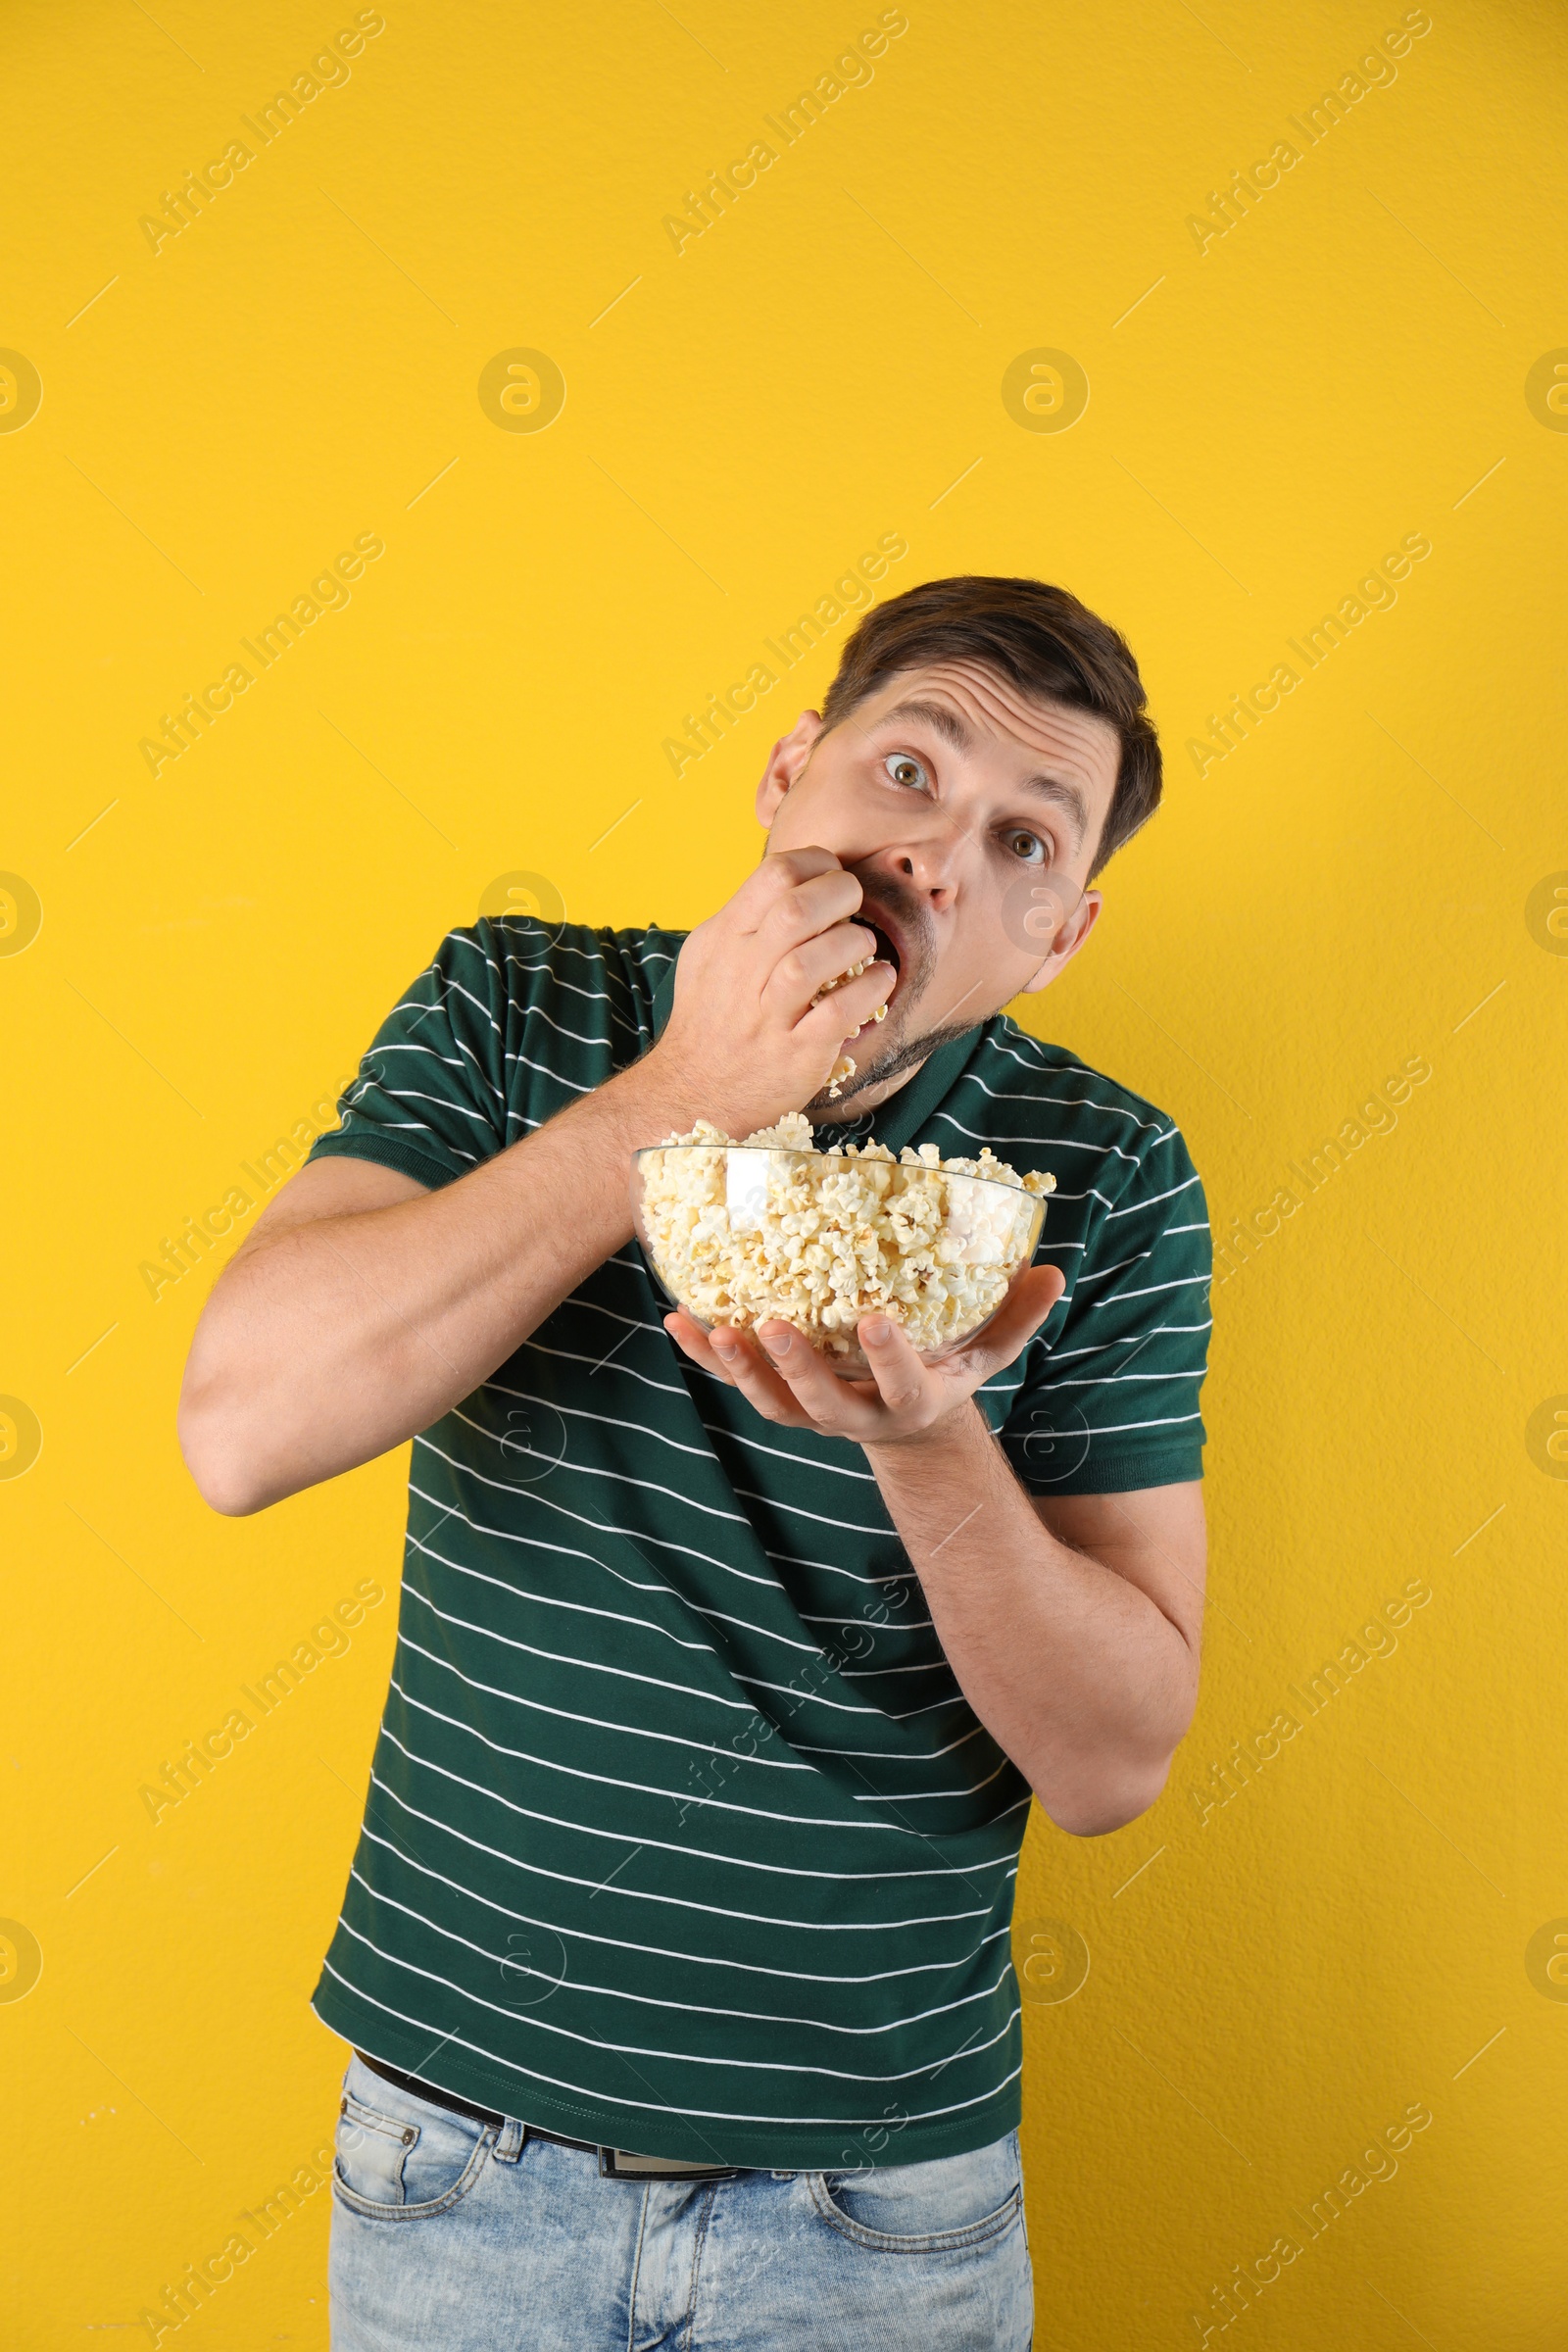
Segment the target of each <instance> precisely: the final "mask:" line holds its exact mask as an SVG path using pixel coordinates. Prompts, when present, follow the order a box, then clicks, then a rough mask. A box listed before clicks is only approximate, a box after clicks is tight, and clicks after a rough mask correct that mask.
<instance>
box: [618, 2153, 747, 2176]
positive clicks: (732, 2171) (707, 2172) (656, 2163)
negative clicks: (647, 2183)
mask: <svg viewBox="0 0 1568 2352" xmlns="http://www.w3.org/2000/svg"><path fill="white" fill-rule="evenodd" d="M740 2173H741V2167H740V2166H739V2165H735V2164H729V2165H726V2164H681V2163H679V2162H673V2161H671V2160H670V2159H669V2158H667V2157H663V2156H638V2155H636V2154H635V2153H634V2152H633V2151H632V2150H631V2149H630V2148H601V2149H600V2151H599V2178H600V2179H601V2180H738V2179H739V2178H740Z"/></svg>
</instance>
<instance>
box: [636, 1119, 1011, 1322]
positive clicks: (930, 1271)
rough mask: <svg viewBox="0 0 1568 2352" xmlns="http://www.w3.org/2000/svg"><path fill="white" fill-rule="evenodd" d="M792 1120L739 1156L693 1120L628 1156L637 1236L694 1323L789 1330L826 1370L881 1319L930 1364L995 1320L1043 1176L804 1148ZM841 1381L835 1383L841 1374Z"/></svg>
mask: <svg viewBox="0 0 1568 2352" xmlns="http://www.w3.org/2000/svg"><path fill="white" fill-rule="evenodd" d="M811 1137H812V1130H811V1125H810V1122H809V1119H808V1118H807V1117H806V1114H805V1113H804V1111H798V1110H793V1111H789V1112H787V1113H786V1115H785V1116H784V1117H783V1118H782V1119H780V1120H779V1121H778V1122H777V1124H776V1125H774V1126H772V1127H760V1128H759V1129H758V1130H757V1131H756V1133H755V1134H753V1135H749V1136H748V1137H746V1139H745V1142H744V1144H743V1145H740V1146H737V1145H736V1143H735V1140H734V1138H733V1137H731V1136H728V1135H726V1134H725V1133H724V1131H723V1130H722V1129H721V1128H718V1127H714V1126H712V1125H711V1124H710V1123H709V1122H708V1121H707V1120H700V1121H699V1122H698V1124H697V1126H696V1127H694V1128H693V1130H692V1132H691V1133H690V1134H689V1135H671V1136H666V1137H665V1138H664V1141H663V1143H662V1145H658V1146H656V1147H654V1148H653V1149H652V1150H650V1151H647V1152H642V1153H641V1154H640V1155H639V1164H640V1169H641V1177H642V1184H641V1203H640V1205H641V1214H640V1218H639V1226H638V1230H639V1235H640V1238H641V1240H642V1242H643V1246H644V1248H645V1249H646V1250H647V1251H648V1255H649V1257H650V1259H651V1260H652V1262H653V1264H654V1266H655V1268H656V1270H657V1271H658V1273H659V1275H660V1278H661V1279H662V1282H663V1283H664V1285H665V1287H666V1289H668V1290H669V1292H670V1293H671V1294H672V1296H673V1297H674V1298H675V1299H678V1300H679V1301H680V1304H681V1305H682V1306H683V1307H685V1308H686V1310H687V1311H688V1313H690V1314H691V1315H692V1316H693V1318H694V1319H695V1320H696V1321H697V1322H699V1323H701V1324H703V1325H705V1326H709V1327H711V1326H712V1325H713V1324H717V1323H728V1324H736V1325H740V1326H742V1327H750V1326H752V1325H755V1324H758V1323H761V1322H766V1321H767V1320H768V1319H769V1318H770V1317H772V1316H778V1317H780V1318H781V1319H782V1320H783V1321H785V1322H788V1323H792V1324H794V1325H795V1326H796V1328H797V1329H798V1330H800V1331H802V1332H803V1333H804V1334H805V1335H806V1337H807V1338H808V1339H809V1341H810V1342H811V1343H812V1345H813V1346H814V1347H816V1348H819V1349H821V1351H822V1352H823V1353H824V1354H826V1355H827V1356H828V1357H829V1358H830V1359H832V1358H835V1357H837V1358H844V1357H853V1358H854V1359H855V1361H856V1365H857V1366H858V1364H859V1362H860V1361H861V1360H863V1359H861V1357H860V1352H859V1348H858V1343H857V1340H856V1337H855V1328H856V1325H857V1323H858V1321H859V1318H860V1317H861V1316H862V1315H869V1314H885V1315H887V1316H889V1317H890V1318H891V1320H893V1321H894V1322H897V1323H899V1324H902V1326H903V1327H904V1330H905V1331H906V1333H907V1336H908V1338H909V1340H910V1342H911V1344H912V1345H913V1346H914V1347H915V1348H918V1349H919V1350H920V1351H921V1353H922V1354H926V1355H932V1354H936V1353H939V1352H941V1351H943V1350H945V1349H947V1348H953V1347H955V1346H956V1345H958V1344H959V1343H960V1342H961V1341H963V1340H964V1339H966V1338H967V1337H968V1336H969V1334H970V1333H972V1332H974V1331H976V1330H977V1329H978V1328H979V1326H980V1325H981V1324H982V1323H984V1322H985V1321H986V1319H987V1318H988V1317H989V1316H990V1315H992V1314H994V1313H995V1312H996V1310H997V1308H998V1307H999V1306H1000V1305H1001V1304H1002V1301H1003V1299H1004V1298H1005V1296H1006V1292H1007V1288H1008V1286H1009V1284H1010V1283H1011V1281H1012V1278H1013V1276H1014V1275H1015V1274H1016V1273H1017V1272H1018V1270H1019V1268H1020V1267H1021V1266H1023V1265H1024V1264H1025V1263H1026V1262H1027V1261H1028V1259H1029V1258H1030V1257H1031V1256H1032V1255H1033V1252H1034V1248H1035V1244H1036V1241H1037V1240H1038V1237H1039V1231H1040V1220H1041V1216H1042V1214H1043V1211H1042V1209H1041V1208H1040V1207H1039V1206H1038V1205H1037V1203H1039V1202H1040V1201H1042V1199H1043V1197H1044V1196H1045V1195H1047V1194H1049V1193H1052V1192H1054V1190H1055V1185H1056V1180H1055V1178H1054V1176H1051V1175H1047V1174H1036V1173H1034V1172H1033V1171H1031V1172H1030V1173H1029V1174H1027V1175H1024V1176H1021V1177H1020V1176H1019V1175H1018V1173H1017V1171H1016V1170H1015V1169H1013V1168H1011V1167H1009V1166H1008V1165H1007V1164H1006V1162H1005V1160H1000V1159H998V1158H997V1156H996V1154H995V1153H994V1152H992V1150H991V1148H990V1146H989V1145H987V1146H986V1147H984V1149H983V1150H982V1151H981V1153H980V1156H979V1157H978V1159H946V1160H945V1159H943V1158H942V1156H941V1154H940V1152H939V1151H938V1149H937V1147H936V1145H935V1144H922V1145H921V1146H920V1148H919V1150H918V1151H915V1150H913V1149H912V1148H911V1147H910V1146H908V1145H906V1146H905V1148H904V1150H903V1152H901V1153H900V1154H899V1156H898V1158H897V1159H895V1158H894V1155H893V1153H892V1152H891V1151H890V1150H889V1148H888V1146H887V1145H886V1144H865V1145H856V1144H832V1145H829V1147H828V1149H827V1150H826V1151H825V1152H821V1151H818V1150H816V1149H815V1147H814V1146H813V1144H812V1140H811ZM840 1368H841V1369H843V1368H847V1367H844V1366H843V1365H841V1367H840Z"/></svg>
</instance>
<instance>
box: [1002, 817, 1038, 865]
mask: <svg viewBox="0 0 1568 2352" xmlns="http://www.w3.org/2000/svg"><path fill="white" fill-rule="evenodd" d="M1002 838H1003V847H1004V848H1005V850H1006V853H1007V855H1008V857H1009V858H1018V859H1020V860H1021V861H1023V862H1025V863H1028V864H1034V863H1037V862H1039V861H1041V860H1043V859H1044V858H1045V855H1046V848H1045V844H1044V842H1043V841H1042V840H1041V838H1040V836H1039V834H1038V833H1031V832H1030V831H1029V830H1028V828H1027V827H1026V826H1024V825H1015V826H1014V827H1013V829H1012V830H1011V831H1010V832H1008V833H1005V834H1004V835H1003V837H1002Z"/></svg>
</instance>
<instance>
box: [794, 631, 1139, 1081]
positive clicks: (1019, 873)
mask: <svg viewBox="0 0 1568 2352" xmlns="http://www.w3.org/2000/svg"><path fill="white" fill-rule="evenodd" d="M1120 756H1121V746H1120V741H1119V739H1118V737H1117V734H1116V730H1115V729H1114V727H1112V726H1111V725H1110V723H1109V721H1108V720H1106V719H1103V718H1100V717H1097V716H1096V715H1095V714H1094V713H1093V712H1091V711H1077V710H1073V709H1071V708H1070V707H1069V706H1067V705H1065V704H1062V703H1056V702H1048V701H1037V700H1036V699H1034V698H1033V697H1032V696H1027V695H1025V694H1023V693H1022V692H1021V691H1020V690H1019V688H1017V687H1016V686H1014V685H1012V684H1011V683H1010V681H1008V680H1007V679H1005V678H1002V677H999V676H998V675H997V674H996V673H995V672H994V671H992V670H990V669H987V668H984V667H982V666H981V665H980V664H979V663H978V662H933V663H932V664H931V665H930V666H929V667H926V668H921V669H907V670H903V671H901V672H900V674H899V675H898V676H897V677H896V678H895V679H893V680H892V681H891V683H890V684H889V685H887V686H885V687H883V688H882V689H881V690H880V691H879V692H878V693H876V694H875V695H872V696H870V697H868V698H867V700H866V701H865V702H863V703H861V704H859V705H858V708H857V709H856V710H854V711H852V712H851V713H850V715H849V716H848V717H847V718H845V719H841V720H840V721H839V723H838V724H837V725H836V726H834V727H832V728H829V729H828V730H827V731H826V732H824V731H823V727H822V721H821V718H820V716H819V714H818V713H817V712H816V711H806V712H805V713H804V714H803V715H802V717H801V718H800V719H799V720H798V721H797V723H796V725H795V726H794V728H793V729H792V730H791V732H790V733H789V734H788V735H787V736H785V737H784V739H783V740H782V742H780V743H778V744H776V745H775V746H774V749H773V754H772V758H771V759H770V760H769V762H768V766H767V771H766V773H765V774H764V776H763V778H762V782H761V784H760V787H759V790H758V796H757V813H758V816H759V818H760V821H761V823H762V824H764V825H765V826H766V827H767V828H768V841H767V846H768V850H769V851H770V852H771V851H775V850H795V849H804V848H807V847H808V846H816V847H819V848H822V849H826V850H831V851H832V853H833V855H834V856H835V857H836V858H838V860H839V862H840V864H841V865H844V866H846V867H848V869H849V870H850V872H851V873H853V874H854V875H855V876H856V877H857V879H858V881H859V883H860V886H861V889H862V891H863V893H864V897H863V900H862V903H861V906H860V909H859V912H858V915H857V916H856V918H855V919H856V920H857V921H859V922H862V923H865V924H867V925H869V926H870V927H871V928H872V929H874V930H875V931H877V932H878V933H879V934H880V938H879V941H878V952H879V954H881V955H884V956H891V959H892V960H893V961H894V962H895V963H896V964H897V966H898V974H899V976H898V983H897V986H896V987H895V989H894V992H893V994H892V996H891V997H890V998H889V1000H888V1009H887V1017H886V1019H885V1020H884V1021H882V1022H881V1023H880V1024H879V1025H878V1026H876V1027H874V1028H867V1029H865V1030H863V1031H862V1032H861V1034H860V1036H859V1037H858V1039H854V1040H852V1041H851V1043H850V1045H849V1047H848V1049H847V1051H848V1052H850V1053H851V1054H853V1056H854V1058H855V1060H856V1061H857V1063H858V1065H859V1066H858V1070H857V1072H856V1075H855V1077H854V1078H853V1079H852V1080H851V1081H850V1083H849V1084H848V1085H847V1086H846V1087H845V1088H844V1090H843V1092H842V1094H841V1096H840V1097H839V1099H838V1101H837V1103H829V1102H828V1101H827V1100H826V1098H825V1096H818V1097H817V1098H816V1100H815V1102H814V1103H808V1104H807V1109H808V1111H809V1112H810V1113H811V1114H812V1116H813V1117H815V1118H817V1119H818V1120H819V1121H823V1122H826V1121H831V1120H833V1119H835V1118H846V1117H853V1116H855V1115H856V1114H857V1113H858V1112H859V1111H861V1110H864V1109H869V1108H871V1107H872V1106H873V1105H874V1104H875V1103H879V1102H881V1101H882V1100H883V1099H884V1096H885V1095H886V1094H887V1093H889V1092H891V1091H892V1088H891V1084H890V1081H893V1080H896V1079H898V1078H899V1077H900V1076H901V1075H904V1074H907V1072H908V1071H909V1070H910V1069H911V1068H912V1066H913V1065H914V1064H915V1063H916V1062H917V1061H920V1060H923V1059H924V1058H925V1056H926V1055H927V1054H930V1053H931V1052H933V1051H934V1050H935V1048H936V1047H937V1046H938V1045H940V1044H942V1043H944V1042H945V1040H946V1039H947V1038H949V1037H953V1036H957V1035H960V1034H961V1033H962V1032H963V1031H965V1030H967V1029H971V1028H973V1027H974V1026H975V1025H976V1024H977V1023H978V1022H981V1021H984V1020H987V1019H989V1018H990V1016H991V1014H992V1013H994V1012H997V1011H999V1010H1000V1009H1001V1007H1002V1006H1003V1005H1006V1004H1008V1003H1010V1001H1011V1000H1012V999H1013V998H1014V997H1016V996H1019V995H1021V994H1023V993H1024V992H1026V991H1029V990H1033V989H1039V988H1046V987H1049V985H1050V983H1051V982H1052V981H1053V980H1054V978H1055V977H1056V975H1057V973H1058V972H1059V971H1060V970H1061V969H1062V967H1063V965H1064V964H1065V963H1067V962H1068V960H1069V959H1070V958H1071V957H1072V956H1075V955H1076V954H1077V952H1078V950H1079V949H1080V948H1081V947H1082V946H1083V944H1084V941H1085V940H1086V939H1087V938H1088V936H1089V933H1090V932H1091V930H1092V929H1093V928H1094V924H1095V919H1096V917H1097V916H1098V914H1099V912H1100V903H1101V902H1100V893H1099V892H1098V891H1094V890H1087V889H1086V888H1085V882H1086V879H1087V876H1088V872H1089V868H1090V865H1091V864H1092V863H1093V860H1094V856H1095V850H1096V846H1097V844H1098V842H1099V840H1100V836H1101V832H1102V829H1103V824H1104V820H1105V815H1106V812H1107V810H1108V809H1109V807H1110V801H1111V795H1112V793H1113V791H1114V789H1115V782H1116V770H1117V767H1118V764H1119V761H1120Z"/></svg>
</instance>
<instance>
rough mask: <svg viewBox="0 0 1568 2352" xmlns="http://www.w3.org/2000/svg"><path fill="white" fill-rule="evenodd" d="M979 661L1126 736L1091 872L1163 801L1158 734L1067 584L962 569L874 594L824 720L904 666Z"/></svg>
mask: <svg viewBox="0 0 1568 2352" xmlns="http://www.w3.org/2000/svg"><path fill="white" fill-rule="evenodd" d="M927 662H982V663H984V665H985V666H986V667H987V668H988V669H994V670H999V671H1000V672H1001V673H1002V675H1003V676H1004V677H1005V678H1008V679H1010V680H1011V682H1012V684H1013V685H1015V686H1017V687H1020V688H1021V689H1022V690H1023V692H1024V693H1025V694H1030V695H1035V696H1037V697H1040V698H1049V699H1050V700H1051V701H1053V702H1058V703H1068V704H1070V705H1072V706H1073V707H1074V708H1075V709H1077V710H1080V711H1094V712H1096V713H1097V715H1098V716H1099V717H1101V718H1103V719H1106V720H1108V721H1109V723H1110V724H1111V726H1113V727H1114V728H1115V730H1116V733H1117V735H1118V736H1119V738H1120V740H1121V761H1120V764H1119V766H1118V768H1117V770H1116V784H1115V789H1114V791H1113V792H1112V794H1111V800H1110V807H1109V809H1107V810H1106V812H1105V823H1104V829H1103V832H1102V835H1101V838H1100V844H1099V847H1098V848H1097V849H1096V851H1095V860H1094V863H1093V865H1092V866H1091V867H1090V869H1089V870H1090V877H1091V879H1093V877H1094V876H1095V875H1096V874H1098V873H1099V871H1100V869H1101V867H1102V866H1103V864H1104V863H1105V861H1106V859H1107V858H1110V857H1111V856H1112V855H1113V854H1114V853H1115V852H1116V851H1117V850H1119V849H1120V848H1121V847H1122V844H1123V843H1124V842H1127V841H1130V840H1131V839H1132V837H1133V835H1134V834H1135V833H1136V832H1137V831H1138V829H1139V827H1140V825H1144V824H1147V823H1148V821H1149V819H1150V818H1151V817H1152V815H1153V813H1154V810H1155V809H1157V808H1158V807H1159V796H1160V787H1161V777H1162V766H1161V761H1160V756H1159V737H1158V736H1157V735H1156V734H1155V732H1154V722H1153V720H1152V718H1151V717H1150V715H1149V709H1148V697H1147V695H1146V694H1145V692H1144V682H1143V680H1142V678H1141V677H1140V676H1139V674H1138V664H1137V662H1135V661H1134V660H1133V657H1132V653H1131V651H1130V649H1129V647H1128V645H1127V641H1126V639H1125V638H1124V637H1123V636H1121V634H1120V633H1119V631H1117V630H1115V629H1113V628H1112V627H1111V625H1110V623H1109V621H1106V620H1102V619H1101V618H1100V617H1099V615H1098V614H1097V613H1091V612H1090V610H1089V608H1088V606H1087V605H1081V604H1080V603H1079V601H1078V599H1077V598H1076V597H1075V596H1071V595H1069V594H1068V592H1067V590H1066V589H1065V588H1052V587H1049V586H1048V585H1047V583H1046V582H1045V581H1044V580H1008V579H1000V578H996V577H994V576H992V575H990V574H983V573H973V572H965V573H962V574H960V575H959V576H957V577H956V578H954V579H949V580H926V581H924V582H923V583H922V584H921V585H920V586H919V587H918V588H909V589H907V590H906V591H905V593H904V595H903V596H895V597H890V598H889V599H888V601H887V603H886V604H882V605H873V607H872V608H871V610H870V612H869V613H867V614H866V615H865V618H864V619H863V620H862V621H861V622H860V625H859V627H858V629H857V630H856V631H855V634H854V635H853V636H852V637H851V638H850V640H849V642H848V643H847V645H846V646H845V648H844V652H843V655H842V656H841V658H840V661H839V667H838V675H837V676H836V677H835V679H834V680H833V683H832V685H831V686H830V687H829V688H828V691H827V697H826V700H825V701H824V702H823V705H822V721H823V726H824V728H827V727H833V726H836V725H837V724H838V722H839V720H840V719H841V718H845V717H847V716H848V714H849V713H850V711H853V710H854V709H855V708H856V706H857V705H858V704H859V703H863V702H864V701H865V700H866V698H867V696H869V695H872V694H876V693H878V692H879V691H880V689H881V688H882V687H884V686H886V685H888V684H889V683H890V681H891V680H892V679H893V677H894V676H895V675H896V674H897V673H898V672H899V671H900V670H906V669H917V668H920V667H923V666H924V665H925V664H926V663H927Z"/></svg>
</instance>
